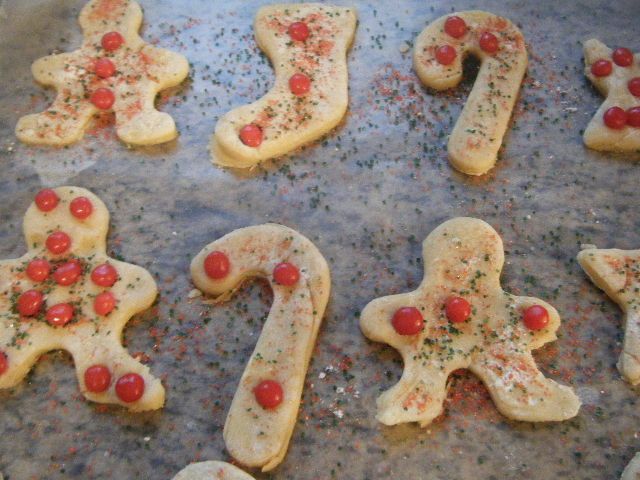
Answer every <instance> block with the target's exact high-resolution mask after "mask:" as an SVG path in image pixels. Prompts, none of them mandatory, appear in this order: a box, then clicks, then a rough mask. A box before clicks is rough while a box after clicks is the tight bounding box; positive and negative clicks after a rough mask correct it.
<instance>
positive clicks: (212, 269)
mask: <svg viewBox="0 0 640 480" xmlns="http://www.w3.org/2000/svg"><path fill="white" fill-rule="evenodd" d="M191 275H192V277H193V282H194V283H195V285H196V286H197V287H198V288H199V289H200V290H202V291H203V292H205V293H208V294H212V295H215V296H217V297H218V299H220V300H226V299H228V298H229V297H230V296H231V295H232V294H233V292H234V291H235V290H236V289H237V288H238V287H239V286H240V284H241V283H242V282H243V280H245V279H247V278H249V277H255V276H260V277H264V278H266V279H268V280H269V283H270V284H271V288H272V289H273V305H272V307H271V310H270V311H269V315H268V317H267V320H266V322H265V324H264V327H263V329H262V333H261V335H260V338H259V339H258V342H257V344H256V347H255V350H254V352H253V354H252V355H251V358H250V359H249V362H248V364H247V367H246V368H245V371H244V373H243V374H242V378H241V379H240V384H239V386H238V390H237V391H236V394H235V396H234V398H233V401H232V403H231V407H230V409H229V413H228V415H227V420H226V422H225V426H224V440H225V443H226V445H227V449H228V451H229V453H230V454H231V455H232V456H233V457H234V458H235V459H236V460H238V461H239V462H240V463H242V464H243V465H246V466H248V467H261V468H262V470H263V471H268V470H271V469H273V468H275V467H276V466H277V465H278V464H279V463H280V462H281V461H282V460H283V458H284V456H285V454H286V452H287V447H288V445H289V440H290V438H291V434H292V433H293V428H294V426H295V421H296V417H297V413H298V408H299V406H300V397H301V395H302V388H303V384H304V378H305V375H306V372H307V367H308V365H309V360H310V358H311V352H312V350H313V347H314V345H315V341H316V337H317V334H318V329H319V327H320V323H321V322H322V316H323V315H324V310H325V307H326V305H327V301H328V299H329V290H330V288H331V279H330V275H329V267H328V266H327V262H326V261H325V259H324V257H323V256H322V254H321V253H320V252H319V251H318V249H317V248H316V247H315V245H314V244H313V243H312V242H311V241H310V240H308V239H307V238H305V237H303V236H302V235H301V234H300V233H298V232H296V231H295V230H292V229H290V228H287V227H284V226H282V225H277V224H272V223H269V224H265V225H258V226H253V227H246V228H241V229H239V230H235V231H233V232H231V233H229V234H227V235H225V236H224V237H222V238H220V239H219V240H216V241H215V242H213V243H210V244H209V245H207V246H206V247H205V248H204V249H203V250H202V251H201V252H200V253H198V255H197V256H196V257H195V258H194V259H193V261H192V262H191Z"/></svg>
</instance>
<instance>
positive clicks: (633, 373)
mask: <svg viewBox="0 0 640 480" xmlns="http://www.w3.org/2000/svg"><path fill="white" fill-rule="evenodd" d="M578 263H580V266H581V267H582V269H583V270H584V271H585V272H586V274H587V275H588V276H589V278H590V279H591V281H592V282H593V283H595V284H596V286H597V287H598V288H601V289H602V290H604V292H605V293H606V294H607V295H608V296H609V298H611V300H613V301H614V302H616V303H617V304H618V305H619V306H620V308H621V309H622V310H623V311H624V317H625V318H624V328H625V335H624V343H623V347H622V353H621V354H620V359H619V360H618V370H620V373H621V374H622V376H623V377H624V378H625V380H627V381H628V382H629V383H631V384H632V385H637V384H638V383H640V250H618V249H606V250H603V249H597V248H593V247H589V248H586V249H584V250H582V251H581V252H580V253H579V254H578Z"/></svg>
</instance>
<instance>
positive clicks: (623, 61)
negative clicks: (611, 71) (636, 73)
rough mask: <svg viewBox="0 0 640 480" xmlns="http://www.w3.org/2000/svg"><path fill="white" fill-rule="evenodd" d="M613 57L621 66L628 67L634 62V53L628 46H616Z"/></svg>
mask: <svg viewBox="0 0 640 480" xmlns="http://www.w3.org/2000/svg"><path fill="white" fill-rule="evenodd" d="M611 57H612V58H613V61H614V62H615V63H616V65H618V66H619V67H628V66H629V65H631V64H632V63H633V53H631V50H629V49H628V48H624V47H620V48H616V49H615V50H614V51H613V55H611Z"/></svg>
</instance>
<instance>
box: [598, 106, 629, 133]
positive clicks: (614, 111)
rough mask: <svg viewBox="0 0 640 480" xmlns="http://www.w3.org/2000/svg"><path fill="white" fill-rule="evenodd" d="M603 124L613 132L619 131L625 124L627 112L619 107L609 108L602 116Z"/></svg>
mask: <svg viewBox="0 0 640 480" xmlns="http://www.w3.org/2000/svg"><path fill="white" fill-rule="evenodd" d="M602 118H603V120H604V124H605V125H606V126H607V127H609V128H612V129H614V130H620V129H622V128H624V127H625V125H626V124H627V112H625V111H624V110H623V109H621V108H620V107H611V108H609V109H608V110H607V111H606V112H604V115H603V116H602Z"/></svg>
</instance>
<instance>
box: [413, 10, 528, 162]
mask: <svg viewBox="0 0 640 480" xmlns="http://www.w3.org/2000/svg"><path fill="white" fill-rule="evenodd" d="M468 54H472V55H474V56H476V57H478V59H479V60H480V71H479V72H478V77H477V78H476V81H475V84H474V85H473V89H472V90H471V94H470V95H469V98H468V99H467V102H466V104H465V106H464V108H463V109H462V113H461V114H460V117H459V118H458V121H457V122H456V125H455V127H454V128H453V132H451V136H450V137H449V145H448V152H449V160H450V161H451V164H452V165H453V166H454V167H455V168H456V169H457V170H459V171H461V172H463V173H467V174H469V175H482V174H484V173H487V172H488V171H489V170H490V169H491V168H492V167H493V166H494V165H495V163H496V158H497V155H498V149H499V148H500V145H501V144H502V139H503V137H504V134H505V132H506V130H507V126H508V124H509V118H510V117H511V112H512V110H513V106H514V104H515V102H516V99H517V98H518V92H519V91H520V85H521V83H522V78H523V77H524V74H525V72H526V70H527V50H526V48H525V43H524V37H523V36H522V33H521V32H520V30H518V28H517V27H516V26H515V25H514V24H513V23H511V22H510V21H509V20H507V19H506V18H503V17H498V16H497V15H493V14H491V13H488V12H482V11H467V12H457V13H455V14H452V15H445V16H444V17H440V18H438V19H437V20H436V21H434V22H433V23H431V24H430V25H428V26H427V27H426V28H425V29H424V30H423V31H422V33H421V34H420V35H419V36H418V38H417V40H416V45H415V50H414V54H413V65H414V68H415V70H416V73H417V74H418V76H419V77H420V80H422V83H424V84H425V85H426V86H427V87H431V88H433V89H436V90H445V89H448V88H452V87H455V86H456V85H458V83H460V81H461V80H462V70H463V69H462V63H463V60H464V58H465V57H466V56H467V55H468Z"/></svg>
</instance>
